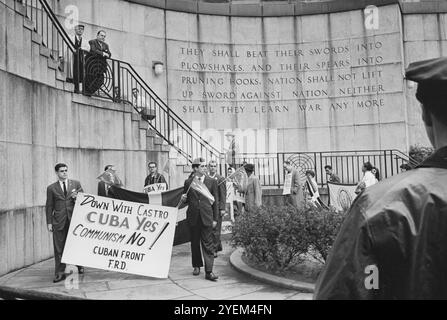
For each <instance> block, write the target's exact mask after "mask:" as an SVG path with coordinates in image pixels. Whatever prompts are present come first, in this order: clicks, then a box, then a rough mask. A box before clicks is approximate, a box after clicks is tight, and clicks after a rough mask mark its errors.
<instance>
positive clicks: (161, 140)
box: [154, 136, 164, 145]
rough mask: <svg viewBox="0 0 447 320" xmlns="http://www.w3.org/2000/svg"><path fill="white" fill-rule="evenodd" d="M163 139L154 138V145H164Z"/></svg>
mask: <svg viewBox="0 0 447 320" xmlns="http://www.w3.org/2000/svg"><path fill="white" fill-rule="evenodd" d="M163 141H164V140H163V138H160V137H158V136H157V137H155V138H154V144H156V145H163Z"/></svg>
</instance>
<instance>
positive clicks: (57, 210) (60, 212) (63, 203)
mask: <svg viewBox="0 0 447 320" xmlns="http://www.w3.org/2000/svg"><path fill="white" fill-rule="evenodd" d="M73 189H75V190H76V191H78V192H84V190H82V187H81V183H80V182H79V181H76V180H70V179H68V185H67V196H64V191H63V190H62V188H61V186H60V184H59V181H56V182H55V183H53V184H50V185H49V186H48V187H47V202H46V205H45V211H46V216H47V224H52V225H53V229H54V230H62V229H63V228H64V226H65V223H66V221H67V219H68V220H69V221H70V220H71V215H72V214H73V208H74V205H75V200H74V199H72V198H71V194H72V190H73Z"/></svg>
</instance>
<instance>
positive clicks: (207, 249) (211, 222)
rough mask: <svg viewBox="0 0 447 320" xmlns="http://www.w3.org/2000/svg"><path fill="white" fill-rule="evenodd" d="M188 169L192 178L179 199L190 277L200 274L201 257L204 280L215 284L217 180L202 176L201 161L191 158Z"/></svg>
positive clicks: (187, 181) (204, 170) (203, 168)
mask: <svg viewBox="0 0 447 320" xmlns="http://www.w3.org/2000/svg"><path fill="white" fill-rule="evenodd" d="M192 169H193V171H194V172H193V175H192V176H190V177H189V178H188V179H187V180H186V181H185V185H184V192H183V193H184V194H183V195H182V198H181V200H182V202H185V203H187V204H188V210H187V211H186V221H187V222H188V225H189V228H190V232H191V257H192V266H193V268H194V271H193V275H195V276H198V275H199V274H200V268H201V267H202V266H203V261H202V254H203V260H205V279H207V280H210V281H217V279H218V276H216V275H215V274H214V273H213V264H214V249H215V244H214V235H213V229H214V228H216V226H217V221H218V216H219V211H218V205H219V195H218V188H217V181H216V180H215V179H212V178H210V177H208V176H207V175H206V174H205V172H206V161H205V159H203V158H198V159H195V160H194V161H193V163H192ZM200 246H201V247H202V254H201V253H200Z"/></svg>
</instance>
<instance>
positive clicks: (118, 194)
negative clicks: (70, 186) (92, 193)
mask: <svg viewBox="0 0 447 320" xmlns="http://www.w3.org/2000/svg"><path fill="white" fill-rule="evenodd" d="M109 192H110V194H111V196H112V197H113V198H115V199H121V200H126V201H133V202H141V203H149V204H155V205H162V206H167V207H174V208H175V207H177V206H178V205H179V203H180V198H181V197H182V194H183V187H179V188H176V189H172V190H168V191H163V192H161V193H158V192H152V193H142V192H135V191H131V190H127V189H124V188H118V187H115V186H112V187H110V189H109ZM178 209H179V211H178V213H177V223H176V228H175V234H174V246H177V245H180V244H183V243H187V242H189V241H191V235H190V230H189V225H188V221H186V211H187V209H188V205H187V204H186V203H180V206H178Z"/></svg>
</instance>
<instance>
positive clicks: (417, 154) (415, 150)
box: [408, 145, 434, 163]
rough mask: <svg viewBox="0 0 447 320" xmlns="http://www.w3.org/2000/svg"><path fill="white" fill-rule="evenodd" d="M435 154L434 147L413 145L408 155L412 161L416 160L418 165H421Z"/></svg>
mask: <svg viewBox="0 0 447 320" xmlns="http://www.w3.org/2000/svg"><path fill="white" fill-rule="evenodd" d="M433 152H434V149H433V148H432V147H424V146H421V145H413V146H411V147H410V151H409V152H408V155H409V156H410V159H412V160H414V161H415V162H416V163H421V162H422V161H424V160H425V159H426V158H428V157H429V156H430V155H431V154H432V153H433Z"/></svg>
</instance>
